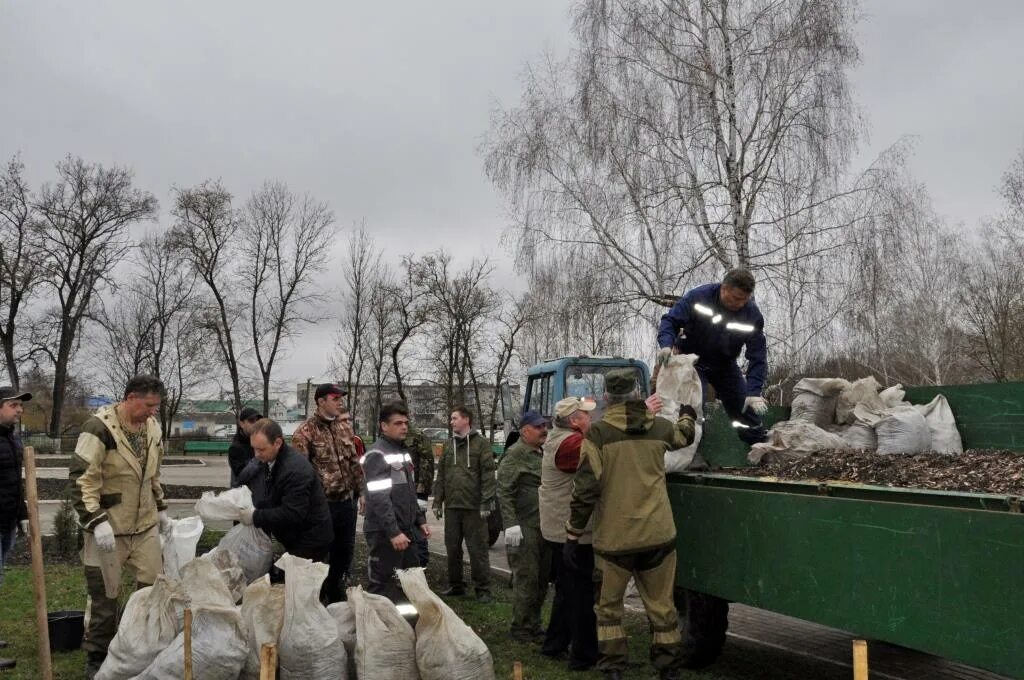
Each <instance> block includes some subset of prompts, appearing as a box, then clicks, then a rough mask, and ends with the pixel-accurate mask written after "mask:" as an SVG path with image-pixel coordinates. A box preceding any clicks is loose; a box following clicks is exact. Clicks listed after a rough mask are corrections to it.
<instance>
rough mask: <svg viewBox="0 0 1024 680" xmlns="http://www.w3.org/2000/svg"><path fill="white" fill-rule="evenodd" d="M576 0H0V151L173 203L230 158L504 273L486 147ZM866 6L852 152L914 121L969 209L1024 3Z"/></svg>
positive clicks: (990, 156) (943, 207)
mask: <svg viewBox="0 0 1024 680" xmlns="http://www.w3.org/2000/svg"><path fill="white" fill-rule="evenodd" d="M570 5H571V2H568V1H567V0H515V1H514V2H480V1H479V0H475V1H470V0H441V1H439V2H429V3H428V2H422V1H420V2H409V1H402V2H391V3H374V2H351V1H341V2H339V1H337V0H335V1H331V2H327V1H323V2H294V3H284V2H254V1H246V2H242V1H240V0H239V1H234V2H198V1H193V2H163V3H155V2H128V1H120V2H112V1H111V2H95V1H92V0H90V1H88V2H62V3H56V2H47V1H41V0H39V1H37V0H33V1H31V2H29V1H23V2H10V1H8V2H4V3H3V4H2V5H0V97H2V100H3V104H2V105H0V158H2V159H6V158H8V157H10V155H11V154H13V153H14V152H16V151H20V152H21V154H22V158H23V160H24V162H25V163H26V165H27V166H28V173H29V176H30V178H31V179H32V182H33V184H38V183H39V182H40V181H42V180H43V179H49V178H50V177H51V176H52V166H53V163H54V162H55V161H56V160H58V159H59V158H61V157H62V156H64V155H65V154H67V153H72V154H77V155H81V156H82V157H83V158H85V159H86V160H89V161H97V162H101V163H118V164H126V165H130V166H131V167H133V168H134V169H135V172H136V177H137V180H138V183H139V185H140V186H142V187H145V188H147V189H149V190H151V191H153V192H154V193H155V194H156V195H157V196H158V197H159V198H160V200H161V204H162V205H161V207H162V208H164V209H165V208H166V207H167V204H168V197H169V188H170V187H171V185H173V184H177V185H190V184H194V183H197V182H199V181H201V180H203V179H204V178H207V177H220V178H222V179H223V180H224V181H225V183H226V184H227V185H228V186H229V187H230V188H231V189H232V190H233V191H234V192H235V194H236V196H238V197H241V198H243V199H244V197H245V196H247V195H248V193H249V192H250V191H251V190H252V189H253V188H255V187H257V186H258V185H259V184H261V183H262V182H263V180H265V179H268V178H280V179H282V180H284V181H286V182H288V183H289V184H290V185H291V187H292V188H293V189H297V190H301V191H309V192H310V193H312V194H314V195H315V196H317V197H319V198H322V199H325V200H327V201H329V202H330V204H331V206H332V207H333V209H334V211H335V213H336V215H337V218H338V221H339V223H340V224H342V225H350V224H352V223H353V222H355V221H358V220H361V219H365V220H366V222H367V225H368V226H369V227H370V229H371V230H372V231H373V232H374V234H375V235H376V236H377V238H378V241H379V242H380V243H381V244H382V245H384V246H386V247H388V248H389V249H392V250H393V251H394V252H395V253H396V254H401V253H406V252H411V251H419V252H423V251H427V250H433V249H436V248H439V247H442V246H443V247H446V248H448V249H449V250H451V251H453V252H454V253H455V254H456V255H457V256H458V257H460V258H463V259H468V258H470V257H472V256H476V255H487V256H490V257H491V258H492V259H493V260H494V261H495V262H496V263H497V264H498V265H499V267H500V275H501V280H503V281H511V266H510V264H509V263H508V258H507V256H506V255H505V253H504V252H503V250H502V247H501V244H500V237H501V232H502V228H503V227H504V225H505V219H504V216H503V211H502V207H501V204H500V201H499V199H498V198H497V196H496V195H495V193H494V191H493V190H492V189H491V186H490V184H489V183H488V182H487V180H486V178H485V177H484V175H483V172H482V164H481V161H480V159H479V157H478V156H477V155H476V153H475V147H476V145H477V142H478V140H479V137H480V135H482V134H483V133H484V131H485V130H486V128H487V123H488V112H489V110H490V108H491V105H492V103H493V102H494V101H495V100H498V101H501V102H504V103H505V104H512V103H514V102H515V101H516V100H517V98H518V75H519V73H520V71H521V69H522V66H523V64H524V62H525V61H526V60H527V59H530V58H533V57H535V56H536V55H538V54H539V53H540V52H541V50H543V49H545V48H550V49H553V50H555V51H556V52H564V51H565V50H567V49H568V47H569V45H570V36H569V19H568V8H569V7H570ZM863 9H864V11H865V13H866V14H867V17H866V19H865V21H864V22H863V24H862V25H861V26H860V29H859V34H860V45H861V49H862V57H863V62H862V65H861V67H860V68H859V69H858V70H857V71H856V72H855V73H854V74H853V77H854V79H855V83H856V88H857V96H858V100H859V103H860V105H861V106H862V108H863V111H864V114H865V115H866V117H867V119H868V122H869V124H870V126H871V137H870V143H869V144H867V145H866V146H865V148H864V150H863V153H862V154H861V156H860V162H861V163H864V162H867V161H869V160H870V159H871V158H872V157H874V155H875V154H877V153H878V151H880V150H881V149H883V148H885V147H887V146H888V145H890V144H891V143H893V142H894V141H895V140H896V139H898V138H899V137H900V136H901V135H906V134H912V135H917V136H918V138H919V139H918V143H917V154H916V156H915V159H914V161H913V163H912V168H913V170H914V172H915V174H916V175H917V177H918V178H919V179H921V180H922V181H924V182H926V183H927V185H928V187H929V189H930V190H931V192H932V195H933V197H934V198H935V203H936V207H937V209H938V210H939V211H940V212H941V213H943V214H945V215H947V216H949V217H950V218H952V219H953V220H954V221H957V222H962V223H964V224H965V225H967V227H968V228H973V227H974V225H976V224H977V222H978V220H979V219H980V218H981V217H983V216H985V215H989V214H991V213H993V212H995V211H996V210H997V209H998V201H997V200H996V198H995V195H994V193H993V187H994V185H995V184H996V182H997V181H998V179H999V176H1000V174H1001V173H1002V172H1003V170H1004V169H1005V168H1006V166H1007V165H1008V163H1009V162H1010V160H1011V158H1012V156H1013V154H1014V152H1015V150H1016V149H1017V147H1018V146H1019V145H1020V144H1021V143H1022V142H1024V123H1022V121H1024V79H1022V78H1020V77H1019V74H1018V73H1017V70H1018V69H1019V64H1020V63H1021V62H1022V59H1021V57H1022V48H1021V41H1020V40H1019V35H1018V34H1019V30H1020V27H1021V26H1024V3H1022V2H1018V1H1017V0H999V1H996V0H981V1H979V2H974V3H967V2H962V1H961V0H942V1H940V0H871V1H868V2H865V3H864V6H863ZM330 279H331V281H332V282H333V281H334V280H335V279H336V272H332V274H331V276H330ZM332 332H333V331H332V329H321V330H320V331H318V332H307V333H306V335H305V336H304V337H303V338H302V339H300V341H299V344H298V346H297V347H296V348H295V349H294V350H293V351H292V352H291V357H290V358H288V359H287V360H285V361H284V362H283V363H281V364H280V365H279V366H280V368H279V369H278V371H279V373H278V376H277V377H278V378H286V377H290V378H294V379H295V380H296V381H297V380H301V379H305V378H306V377H308V376H313V377H314V379H319V378H321V377H323V376H324V374H325V372H326V370H327V354H328V353H329V351H330V347H329V344H330V339H331V335H332Z"/></svg>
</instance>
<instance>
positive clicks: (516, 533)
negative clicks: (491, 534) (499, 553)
mask: <svg viewBox="0 0 1024 680" xmlns="http://www.w3.org/2000/svg"><path fill="white" fill-rule="evenodd" d="M522 542H523V530H522V528H521V527H520V526H519V525H518V524H517V525H515V526H514V527H509V528H507V529H505V545H507V546H510V547H512V548H518V547H519V544H520V543H522Z"/></svg>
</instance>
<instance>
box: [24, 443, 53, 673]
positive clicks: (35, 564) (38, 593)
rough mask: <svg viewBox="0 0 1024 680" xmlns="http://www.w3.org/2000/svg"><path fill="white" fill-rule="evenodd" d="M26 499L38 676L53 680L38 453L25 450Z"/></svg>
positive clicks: (27, 448) (32, 449)
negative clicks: (40, 518) (38, 484)
mask: <svg viewBox="0 0 1024 680" xmlns="http://www.w3.org/2000/svg"><path fill="white" fill-rule="evenodd" d="M25 499H26V500H27V501H28V503H27V505H28V533H29V546H30V547H31V550H32V590H33V592H34V594H35V605H36V642H37V645H38V649H39V677H40V678H42V679H43V680H53V662H52V660H51V659H50V626H49V623H48V622H47V616H46V573H45V571H44V570H43V531H42V525H41V523H40V522H39V490H38V488H37V487H36V450H35V449H34V448H33V447H31V446H26V447H25Z"/></svg>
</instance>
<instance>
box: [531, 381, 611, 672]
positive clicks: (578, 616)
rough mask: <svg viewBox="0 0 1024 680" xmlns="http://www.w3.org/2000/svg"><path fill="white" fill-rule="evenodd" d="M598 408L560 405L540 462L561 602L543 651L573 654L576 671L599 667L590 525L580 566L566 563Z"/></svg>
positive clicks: (543, 515)
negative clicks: (575, 489) (577, 478)
mask: <svg viewBox="0 0 1024 680" xmlns="http://www.w3.org/2000/svg"><path fill="white" fill-rule="evenodd" d="M595 408H597V403H596V402H594V401H591V400H589V399H581V398H580V397H566V398H565V399H562V400H561V401H560V402H558V403H557V404H555V426H554V427H553V428H552V429H551V431H550V432H549V433H548V438H547V441H545V442H544V447H543V448H544V457H543V459H542V460H541V464H540V490H539V493H538V496H539V498H540V533H541V535H542V536H543V537H544V540H545V541H546V542H547V543H548V544H549V546H550V549H551V554H552V559H551V562H552V565H553V567H554V578H555V599H554V601H553V602H552V603H551V619H550V620H549V621H548V629H547V632H546V634H545V636H544V645H543V646H542V647H541V650H540V653H541V654H543V655H545V656H549V657H552V658H559V659H560V658H562V657H564V656H568V666H569V670H571V671H582V670H586V669H588V668H590V667H592V666H593V665H594V664H595V663H597V616H596V615H595V614H594V551H593V550H592V549H591V546H590V541H591V529H592V528H593V527H592V526H591V525H590V524H588V525H587V527H586V531H585V532H584V533H583V534H581V535H580V536H579V538H578V539H577V541H578V545H579V548H578V549H577V550H576V563H575V564H571V565H570V564H567V563H566V562H565V561H564V560H563V559H562V550H563V547H564V546H565V523H566V521H567V520H568V519H569V501H570V500H572V479H573V475H575V474H576V468H577V467H579V464H580V448H581V447H582V445H583V438H584V437H586V435H587V431H588V430H590V412H591V411H593V410H594V409H595Z"/></svg>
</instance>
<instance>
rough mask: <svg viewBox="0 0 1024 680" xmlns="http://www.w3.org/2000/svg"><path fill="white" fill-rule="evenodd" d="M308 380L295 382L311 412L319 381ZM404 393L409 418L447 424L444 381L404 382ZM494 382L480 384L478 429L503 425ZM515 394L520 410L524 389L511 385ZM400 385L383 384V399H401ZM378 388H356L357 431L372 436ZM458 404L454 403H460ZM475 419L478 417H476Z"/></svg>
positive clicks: (300, 400)
mask: <svg viewBox="0 0 1024 680" xmlns="http://www.w3.org/2000/svg"><path fill="white" fill-rule="evenodd" d="M306 385H307V383H299V384H298V385H296V394H297V396H298V403H299V404H306V408H307V409H308V412H309V413H313V412H314V411H316V404H315V403H314V400H313V393H314V392H316V388H317V385H319V383H311V384H310V389H309V390H308V393H307V389H306ZM402 387H403V389H404V391H405V395H406V397H407V398H408V401H409V411H410V419H411V420H412V422H413V424H414V425H416V427H419V428H427V427H435V428H436V427H440V428H447V427H448V407H449V405H448V404H447V403H446V401H445V398H446V397H445V388H444V386H443V385H437V384H434V383H427V382H423V383H419V384H415V385H413V384H408V383H406V384H403V385H402ZM495 389H496V388H495V386H494V385H480V386H479V391H480V400H481V401H482V402H483V409H482V410H483V415H484V421H485V422H484V423H476V422H474V424H473V425H474V427H475V428H476V429H478V430H490V429H492V428H493V429H496V430H500V429H501V426H502V423H503V421H502V417H501V399H498V404H497V408H496V409H495V413H491V400H492V399H493V398H494V393H495ZM509 391H510V392H511V395H512V402H513V403H512V404H511V405H510V407H511V408H512V410H513V411H514V412H518V411H519V409H520V408H521V404H522V390H521V388H520V386H519V385H509ZM473 397H474V392H473V391H472V390H470V389H468V388H467V394H466V398H467V403H466V404H465V405H466V406H467V407H468V408H469V409H470V410H472V411H473V413H474V414H476V413H477V408H476V402H475V401H474V398H473ZM398 398H399V397H398V387H397V385H395V384H394V383H388V384H386V385H384V386H383V387H382V388H381V401H385V402H386V401H392V400H394V399H398ZM375 401H376V390H375V389H374V386H373V385H359V386H358V387H357V388H356V412H355V414H354V417H353V421H354V422H355V427H356V431H357V432H358V433H359V434H361V435H363V436H364V437H366V436H368V437H370V438H373V436H374V434H375V433H376V429H377V423H376V419H377V414H376V403H375ZM457 405H458V404H452V406H457ZM474 420H476V418H474Z"/></svg>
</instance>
